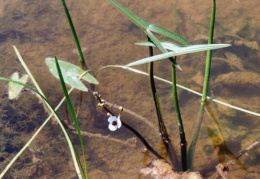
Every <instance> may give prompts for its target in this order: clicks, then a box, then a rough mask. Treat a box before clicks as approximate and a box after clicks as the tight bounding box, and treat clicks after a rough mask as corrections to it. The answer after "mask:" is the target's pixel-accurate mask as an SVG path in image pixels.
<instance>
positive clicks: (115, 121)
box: [108, 116, 122, 131]
mask: <svg viewBox="0 0 260 179" xmlns="http://www.w3.org/2000/svg"><path fill="white" fill-rule="evenodd" d="M108 122H109V125H108V128H109V130H111V131H115V130H117V129H119V128H120V127H121V126H122V122H121V120H120V116H118V117H116V116H111V117H109V118H108Z"/></svg>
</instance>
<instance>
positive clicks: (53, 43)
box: [0, 0, 260, 179]
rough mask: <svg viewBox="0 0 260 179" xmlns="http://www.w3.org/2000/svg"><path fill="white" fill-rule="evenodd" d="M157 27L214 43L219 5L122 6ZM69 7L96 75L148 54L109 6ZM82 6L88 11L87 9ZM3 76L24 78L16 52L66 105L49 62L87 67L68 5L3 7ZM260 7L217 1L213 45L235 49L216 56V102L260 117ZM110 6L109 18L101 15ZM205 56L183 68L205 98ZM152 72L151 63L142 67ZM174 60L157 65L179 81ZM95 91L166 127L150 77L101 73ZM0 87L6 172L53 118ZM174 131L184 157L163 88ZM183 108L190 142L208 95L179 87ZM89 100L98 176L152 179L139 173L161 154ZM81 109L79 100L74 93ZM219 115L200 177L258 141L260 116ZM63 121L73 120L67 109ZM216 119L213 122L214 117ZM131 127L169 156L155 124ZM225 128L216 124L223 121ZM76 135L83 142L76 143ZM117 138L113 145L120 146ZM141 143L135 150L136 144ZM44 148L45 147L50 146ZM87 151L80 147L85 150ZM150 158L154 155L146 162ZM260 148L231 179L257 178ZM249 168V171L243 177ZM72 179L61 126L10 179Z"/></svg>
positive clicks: (46, 134) (85, 123) (85, 122)
mask: <svg viewBox="0 0 260 179" xmlns="http://www.w3.org/2000/svg"><path fill="white" fill-rule="evenodd" d="M119 2H121V3H122V4H123V5H125V6H126V7H128V8H129V9H130V10H132V11H134V12H135V13H137V14H138V15H140V16H141V17H143V18H144V19H146V20H148V21H149V22H151V23H153V24H156V25H159V26H163V27H165V28H167V29H169V30H172V31H174V32H176V33H178V34H180V35H181V36H183V37H185V38H186V39H187V40H188V41H190V42H191V43H192V44H199V43H207V34H208V26H209V20H210V13H211V12H210V11H211V2H210V1H207V2H205V1H192V0H187V1H186V2H185V3H183V1H181V0H174V1H166V0H160V1H150V0H149V1H144V0H141V1H140V0H139V1H136V0H135V1H130V2H127V1H123V0H122V1H119ZM67 3H68V4H67V5H68V7H69V10H70V12H71V16H72V19H73V21H74V23H75V28H76V30H77V32H78V35H79V38H80V42H81V46H82V47H86V50H85V51H84V52H83V53H84V55H85V57H86V59H87V63H88V66H89V67H90V69H91V70H93V71H96V70H97V69H99V68H101V67H102V66H105V65H109V64H118V65H123V64H128V63H129V62H132V61H134V60H137V59H140V58H144V57H147V56H148V49H146V48H145V47H139V46H135V45H134V43H135V42H138V41H142V40H145V39H146V37H145V35H144V34H143V33H142V32H141V30H139V29H138V28H136V27H135V26H133V25H132V23H131V22H130V21H129V20H127V19H126V18H125V17H123V16H122V15H121V14H120V13H119V12H118V11H117V10H116V9H115V8H114V7H113V6H112V5H110V4H109V2H107V1H102V2H100V1H83V0H80V1H77V2H75V1H68V2H67ZM80 3H82V4H80ZM0 4H1V7H0V22H1V29H0V52H1V53H0V63H1V64H2V65H0V74H1V75H0V76H3V77H9V76H10V75H11V74H12V73H13V72H14V71H18V72H19V73H20V74H21V75H22V74H24V73H25V71H24V70H23V69H22V67H21V65H20V64H19V62H18V60H17V57H16V56H15V53H14V51H13V49H12V45H16V46H17V48H18V49H19V50H20V53H21V54H22V56H23V58H24V60H25V62H26V63H27V64H28V66H29V68H30V69H31V71H32V73H33V75H34V76H35V78H36V80H37V81H38V83H39V84H40V86H41V88H42V89H43V91H44V93H45V95H46V96H47V98H48V99H49V100H50V102H51V103H52V104H53V105H56V104H57V103H58V101H59V100H60V99H61V98H62V91H61V88H60V85H59V84H58V83H57V80H56V79H55V78H54V77H52V76H51V74H50V73H49V71H48V69H47V66H46V65H45V62H44V59H45V58H46V57H49V56H51V57H53V56H54V55H56V56H57V57H58V58H59V59H62V60H66V61H70V62H71V63H74V64H76V65H80V62H79V60H78V58H79V57H78V55H77V54H75V53H73V49H75V45H74V41H73V38H72V35H71V32H70V30H69V26H68V23H67V20H66V18H65V14H64V12H63V9H62V6H61V4H60V2H59V1H50V0H46V1H25V0H13V1H11V2H10V1H5V0H0ZM258 4H259V2H258V0H252V1H241V0H240V1H237V0H232V1H230V2H229V5H227V4H226V2H225V1H223V2H222V1H220V2H217V15H216V30H215V36H214V43H230V44H232V47H230V48H225V49H221V50H216V51H214V52H213V62H212V74H211V81H210V92H209V95H210V96H211V97H213V98H216V99H219V100H221V101H224V102H227V103H229V104H232V105H235V106H239V107H242V108H245V109H248V110H251V111H254V112H258V113H260V107H259V106H260V81H259V80H260V78H259V77H260V71H259V69H260V61H259V57H260V53H259V41H260V36H259V31H260V24H259V23H258V22H259V21H260V19H259V18H260V17H259V16H258V14H259V11H260V9H259V8H260V7H259V5H258ZM100 9H102V11H100ZM204 62H205V53H199V54H193V55H185V56H181V57H179V58H178V63H179V64H180V65H181V67H182V69H183V70H184V71H183V72H180V71H178V73H177V79H178V81H177V82H178V83H179V84H182V85H184V86H186V87H189V88H191V89H193V90H196V91H202V84H203V78H204V75H203V73H204ZM137 68H138V69H141V70H144V71H146V70H147V66H145V65H143V66H140V67H137ZM170 71H171V69H170V67H169V62H168V61H161V62H157V63H155V74H156V75H158V76H160V77H163V78H165V79H168V80H170V73H171V72H170ZM97 79H98V80H99V82H100V85H99V86H97V87H96V90H98V91H99V92H100V93H101V94H102V95H103V97H104V98H105V99H106V100H108V101H110V102H111V103H115V104H117V105H122V106H124V107H125V108H126V109H128V110H130V111H132V112H135V113H137V114H139V115H141V116H142V117H143V118H144V119H146V120H147V122H148V123H152V124H154V126H157V120H156V116H155V111H154V109H153V102H152V98H151V95H150V91H149V83H148V81H147V77H144V76H140V75H138V74H134V73H131V72H127V71H123V70H121V69H112V68H107V69H104V70H102V71H101V72H100V73H99V74H98V75H97ZM1 84H2V88H1V89H0V110H1V120H0V133H1V134H0V141H1V143H0V152H1V153H0V162H1V165H0V170H1V171H2V170H3V169H4V167H5V166H6V165H7V164H8V162H9V161H10V160H11V159H12V158H13V157H14V155H15V154H16V153H17V152H18V151H19V149H20V148H22V146H23V145H24V144H25V143H26V141H28V139H29V137H30V136H31V135H32V134H33V132H34V131H35V130H36V129H37V128H38V127H39V126H40V125H41V124H42V123H43V121H44V119H45V118H46V117H47V113H45V112H44V109H43V108H42V104H39V103H38V100H37V99H36V98H35V97H34V96H32V95H31V94H30V93H29V92H23V94H22V95H21V97H20V98H19V100H13V101H9V100H8V96H7V95H6V91H7V85H6V84H5V83H3V82H1ZM156 85H157V87H158V94H159V97H160V100H161V105H162V110H163V113H164V114H163V116H164V120H165V122H166V126H167V130H168V132H169V133H170V137H171V139H172V141H173V142H174V146H175V149H176V151H177V153H178V155H179V156H180V147H179V136H178V127H177V123H176V119H175V114H174V108H173V101H172V98H171V96H170V94H171V88H170V86H169V85H168V84H165V83H163V82H159V81H157V82H156ZM178 92H179V96H180V107H181V112H182V116H183V120H184V121H183V122H184V125H185V132H186V138H187V142H188V144H189V143H190V142H191V141H190V140H191V134H192V132H191V131H192V129H193V124H194V122H195V120H196V116H197V114H198V110H199V101H200V98H199V97H198V96H195V95H194V94H190V93H188V92H186V91H183V90H179V91H178ZM90 96H91V95H90V94H89V93H86V94H84V102H83V110H82V112H81V114H80V115H79V121H80V124H81V126H82V130H83V131H84V132H86V133H85V134H86V137H85V138H84V139H85V141H84V142H85V145H86V155H87V160H88V163H87V164H88V169H89V176H90V178H110V179H111V178H138V176H139V178H142V177H143V178H145V177H144V176H140V174H139V170H140V169H141V168H142V167H143V166H144V165H145V164H147V163H149V162H151V161H152V160H153V159H154V157H153V156H152V155H151V154H150V153H149V154H148V155H147V154H146V152H145V151H144V150H143V146H142V144H141V143H140V142H139V141H138V142H137V143H135V142H132V143H131V141H130V144H129V143H128V142H125V143H124V141H127V140H128V139H132V138H133V137H135V136H134V135H133V134H132V133H131V132H129V131H127V130H126V129H125V128H123V127H122V128H120V129H119V130H117V131H115V132H110V131H109V130H108V128H107V126H108V123H107V117H106V114H105V112H104V111H102V110H101V109H97V112H96V113H95V114H94V112H91V111H90V110H89V109H90V108H89V107H88V106H92V105H94V104H93V103H91V102H90V101H91V100H90ZM72 99H73V101H74V104H75V106H77V105H78V104H77V103H78V99H79V95H78V94H77V93H74V94H72ZM209 106H210V109H211V115H206V114H205V118H204V121H203V126H202V129H201V133H200V136H199V141H198V145H197V146H198V148H197V151H196V154H195V159H194V161H195V166H194V169H195V170H199V171H202V172H203V173H204V174H205V176H206V177H210V176H212V175H213V174H214V173H215V171H216V169H215V166H216V165H217V164H218V163H219V162H228V161H229V160H231V159H234V158H235V155H237V154H238V153H239V151H241V150H243V149H245V148H247V147H248V146H250V145H251V144H252V143H254V141H256V140H259V137H260V136H259V129H258V128H259V117H257V116H253V115H249V114H245V113H243V112H239V111H237V110H234V109H230V108H228V107H225V106H223V105H220V104H217V103H212V102H210V103H209ZM59 114H60V115H61V117H62V118H63V119H64V120H65V119H66V117H65V113H64V110H60V111H59ZM212 114H213V116H214V119H213V120H212ZM122 120H124V121H125V122H126V123H127V124H129V125H131V126H132V127H134V128H135V129H136V130H137V131H139V132H140V134H141V135H143V137H144V138H145V139H146V140H147V141H148V142H149V143H150V145H152V146H153V147H154V148H155V150H157V151H160V154H163V151H162V150H161V149H160V148H161V145H160V136H159V135H158V131H156V130H154V127H152V126H151V125H148V123H147V122H144V121H143V120H139V118H138V117H137V116H132V115H130V114H128V113H127V112H124V113H123V114H122ZM216 121H217V122H216ZM72 138H73V139H74V140H75V141H76V145H78V141H77V138H76V137H75V135H73V134H72ZM111 139H112V140H111ZM133 143H134V144H133ZM43 144H44V145H43ZM77 147H78V148H79V146H77ZM147 156H148V158H147ZM257 158H259V150H257V147H256V149H252V150H251V151H249V155H247V156H242V157H241V158H240V159H239V160H236V161H237V162H236V163H235V164H233V165H232V166H230V168H229V172H230V173H229V174H230V176H233V177H239V178H258V177H259V174H258V173H259V172H258V166H259V160H257ZM244 168H246V170H244ZM24 176H28V178H35V177H36V178H46V177H47V178H51V177H53V178H64V176H66V178H73V177H76V174H75V171H74V168H73V164H72V162H71V159H70V154H69V151H68V147H67V144H66V141H65V139H64V137H63V134H62V133H61V132H60V129H59V127H58V126H56V124H52V123H49V124H48V126H46V128H45V129H44V130H43V131H42V132H41V133H40V136H39V137H37V138H36V140H35V141H34V142H33V144H32V145H30V147H29V148H28V150H26V152H25V153H24V154H23V155H22V156H21V157H20V158H19V160H18V161H17V162H16V163H15V164H14V165H13V169H12V170H10V171H8V173H7V175H6V178H24Z"/></svg>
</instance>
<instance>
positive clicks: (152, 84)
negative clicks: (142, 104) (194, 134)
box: [147, 36, 180, 170]
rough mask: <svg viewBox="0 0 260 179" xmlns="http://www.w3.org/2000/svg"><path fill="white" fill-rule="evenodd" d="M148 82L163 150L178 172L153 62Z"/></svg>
mask: <svg viewBox="0 0 260 179" xmlns="http://www.w3.org/2000/svg"><path fill="white" fill-rule="evenodd" d="M147 38H148V41H151V39H150V38H149V37H148V36H147ZM149 55H150V56H153V48H152V47H149ZM148 70H149V82H150V87H151V93H152V97H153V101H154V106H155V109H156V114H157V119H158V125H159V130H160V133H161V136H162V140H163V143H164V145H165V148H166V150H167V153H168V154H169V158H170V160H171V162H172V164H173V165H174V167H175V169H176V170H179V168H180V167H179V162H178V159H177V156H176V152H175V150H174V148H173V145H172V142H171V140H170V138H169V135H168V133H167V129H166V127H165V125H164V121H163V116H162V112H161V107H160V101H159V97H158V95H157V92H156V87H155V82H154V75H153V62H151V63H149V69H148Z"/></svg>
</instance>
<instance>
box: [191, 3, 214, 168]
mask: <svg viewBox="0 0 260 179" xmlns="http://www.w3.org/2000/svg"><path fill="white" fill-rule="evenodd" d="M215 11H216V2H215V0H212V13H211V21H210V29H209V39H208V44H212V42H213V33H214V25H215ZM211 57H212V50H208V51H207V59H206V67H205V77H204V85H203V93H202V99H201V105H200V110H199V115H198V118H197V121H196V124H195V128H194V129H195V131H194V132H193V138H192V142H191V145H190V147H189V150H188V169H190V168H191V167H192V163H193V157H194V151H195V146H196V143H197V140H198V136H199V132H200V127H201V124H202V121H203V115H204V107H205V103H206V100H207V95H208V86H209V77H210V67H211Z"/></svg>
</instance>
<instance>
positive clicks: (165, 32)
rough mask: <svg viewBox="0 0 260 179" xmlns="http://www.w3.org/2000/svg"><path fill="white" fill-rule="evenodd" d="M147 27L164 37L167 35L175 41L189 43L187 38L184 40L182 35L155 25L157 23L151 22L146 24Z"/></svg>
mask: <svg viewBox="0 0 260 179" xmlns="http://www.w3.org/2000/svg"><path fill="white" fill-rule="evenodd" d="M148 29H149V30H150V31H152V32H156V33H158V34H161V35H164V36H166V37H169V38H171V39H173V40H175V41H177V42H180V43H181V44H183V45H191V44H190V43H189V42H188V41H187V40H185V39H184V38H183V37H181V36H180V35H178V34H175V33H173V32H171V31H169V30H167V29H165V28H163V27H160V26H157V25H153V24H150V25H149V26H148Z"/></svg>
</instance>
